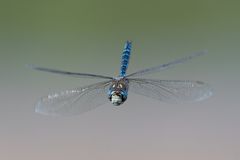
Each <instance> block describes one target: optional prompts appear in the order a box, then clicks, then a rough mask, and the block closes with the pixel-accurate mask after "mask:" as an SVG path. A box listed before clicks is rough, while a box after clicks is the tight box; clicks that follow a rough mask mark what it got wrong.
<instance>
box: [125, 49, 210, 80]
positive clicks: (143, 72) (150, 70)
mask: <svg viewBox="0 0 240 160" xmlns="http://www.w3.org/2000/svg"><path fill="white" fill-rule="evenodd" d="M206 53H207V51H199V52H194V53H192V54H191V55H189V56H186V57H183V58H180V59H176V60H174V61H171V62H169V63H166V64H161V65H158V66H155V67H151V68H147V69H143V70H140V71H137V72H134V73H131V74H129V75H127V76H126V77H138V76H143V75H146V74H151V73H155V72H159V71H162V70H166V69H169V68H171V67H174V66H175V65H177V64H181V63H185V62H187V61H189V60H191V59H193V58H195V57H198V56H201V55H204V54H206Z"/></svg>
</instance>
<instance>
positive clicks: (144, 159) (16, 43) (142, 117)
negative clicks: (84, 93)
mask: <svg viewBox="0 0 240 160" xmlns="http://www.w3.org/2000/svg"><path fill="white" fill-rule="evenodd" d="M239 5H240V2H239V1H234V0H230V1H221V0H220V1H219V0H218V1H216V0H202V1H196V0H182V1H178V0H171V1H154V0H148V1H134V0H132V1H126V0H121V1H114V0H113V1H110V0H102V1H97V0H88V1H87V0H80V1H79V0H78V1H77V0H68V1H64V0H60V1H56V0H41V1H30V0H21V1H17V0H0V74H1V77H0V159H2V160H15V159H18V160H32V159H34V160H40V159H41V160H42V159H44V160H66V159H72V160H74V159H84V160H95V159H100V160H110V159H115V160H120V159H121V160H122V159H138V160H149V159H151V160H159V159H164V160H239V159H240V137H239V135H240V127H239V126H240V116H239V115H240V107H239V90H240V85H239V81H240V74H239V67H240V65H239V59H240V54H239V52H240V48H239V42H240V21H239V15H240V10H239ZM126 40H132V41H133V50H132V56H131V60H130V65H129V70H128V73H130V72H133V71H136V70H138V69H143V68H145V67H150V66H154V65H158V64H161V63H166V62H168V61H170V60H172V59H175V58H180V57H182V56H185V55H188V54H189V53H192V52H194V51H199V50H203V49H208V51H209V54H207V55H206V56H203V57H200V58H197V59H194V60H192V61H191V62H189V63H187V64H184V65H178V66H177V67H175V68H173V69H171V70H167V71H163V72H160V73H157V74H154V75H151V76H150V77H154V78H158V79H189V80H201V81H204V82H207V83H209V84H210V85H211V86H212V87H213V88H214V95H213V96H212V97H211V98H210V99H208V100H206V101H203V102H199V103H191V104H181V105H178V104H171V105H170V104H165V103H162V102H159V101H155V100H152V99H148V98H145V97H141V96H138V95H134V94H131V93H129V98H128V101H127V102H126V103H124V104H123V105H122V106H121V107H119V108H113V107H112V105H111V104H110V103H109V104H106V105H104V106H102V107H100V108H98V109H96V110H93V111H91V112H88V113H86V114H83V115H80V116H74V117H47V116H42V115H39V114H36V113H34V105H35V103H36V102H37V100H38V99H39V98H40V97H41V96H44V95H47V94H48V93H50V92H53V91H60V90H65V89H69V88H74V87H79V86H84V85H87V84H91V83H95V82H97V81H96V80H87V79H78V78H71V77H65V76H57V75H51V74H48V73H42V72H37V71H32V70H30V69H28V68H26V67H25V65H26V64H36V65H40V66H44V67H49V68H57V69H62V70H69V71H76V72H89V73H96V74H103V75H109V76H117V75H118V71H119V66H120V64H119V63H120V56H121V52H122V50H123V45H124V42H125V41H126ZM130 90H131V89H130Z"/></svg>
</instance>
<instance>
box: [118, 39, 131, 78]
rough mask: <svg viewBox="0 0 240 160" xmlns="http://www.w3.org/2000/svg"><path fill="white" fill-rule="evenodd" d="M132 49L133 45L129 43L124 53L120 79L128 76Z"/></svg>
mask: <svg viewBox="0 0 240 160" xmlns="http://www.w3.org/2000/svg"><path fill="white" fill-rule="evenodd" d="M131 48H132V43H131V42H130V41H127V42H126V44H125V46H124V50H123V53H122V59H121V68H120V74H119V76H120V77H124V76H125V75H126V71H127V68H128V63H129V59H130V54H131Z"/></svg>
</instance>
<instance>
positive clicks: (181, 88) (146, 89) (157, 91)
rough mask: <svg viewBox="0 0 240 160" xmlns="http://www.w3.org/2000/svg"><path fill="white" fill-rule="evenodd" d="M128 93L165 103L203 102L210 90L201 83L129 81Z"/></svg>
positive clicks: (131, 79)
mask: <svg viewBox="0 0 240 160" xmlns="http://www.w3.org/2000/svg"><path fill="white" fill-rule="evenodd" d="M129 91H132V92H134V93H136V94H140V95H144V96H146V97H150V98H154V99H157V100H160V101H163V102H167V103H179V102H192V101H200V100H204V99H206V98H208V97H210V96H211V95H212V89H211V88H210V87H209V85H208V84H206V83H204V82H201V81H188V80H186V81H185V80H152V79H140V78H130V79H129Z"/></svg>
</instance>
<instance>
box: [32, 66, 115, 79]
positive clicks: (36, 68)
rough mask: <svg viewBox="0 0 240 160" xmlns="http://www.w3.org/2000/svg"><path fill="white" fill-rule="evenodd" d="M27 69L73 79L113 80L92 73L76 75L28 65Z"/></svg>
mask: <svg viewBox="0 0 240 160" xmlns="http://www.w3.org/2000/svg"><path fill="white" fill-rule="evenodd" d="M27 67H28V68H31V69H34V70H38V71H42V72H48V73H54V74H59V75H66V76H72V77H77V78H99V79H113V78H112V77H109V76H103V75H97V74H90V73H76V72H69V71H61V70H57V69H51V68H44V67H39V66H35V65H27Z"/></svg>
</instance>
